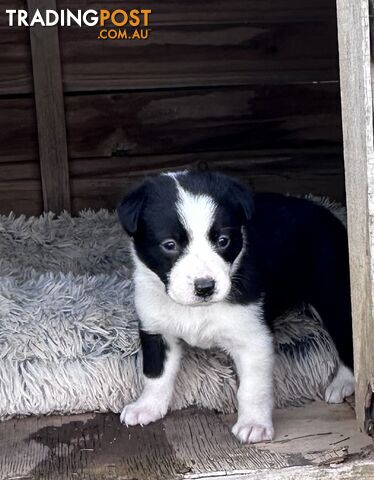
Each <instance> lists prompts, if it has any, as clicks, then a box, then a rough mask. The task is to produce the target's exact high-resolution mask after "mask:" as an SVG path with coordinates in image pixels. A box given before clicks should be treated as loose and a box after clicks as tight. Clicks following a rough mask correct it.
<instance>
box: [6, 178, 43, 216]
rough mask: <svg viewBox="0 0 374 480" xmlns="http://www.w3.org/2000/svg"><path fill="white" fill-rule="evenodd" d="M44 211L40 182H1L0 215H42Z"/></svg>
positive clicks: (23, 180)
mask: <svg viewBox="0 0 374 480" xmlns="http://www.w3.org/2000/svg"><path fill="white" fill-rule="evenodd" d="M42 211H43V198H42V186H41V182H40V180H37V179H33V180H29V179H26V180H25V179H22V180H7V179H5V180H2V181H0V214H6V215H7V214H9V213H10V212H14V213H16V214H17V215H22V214H24V215H40V214H41V213H42Z"/></svg>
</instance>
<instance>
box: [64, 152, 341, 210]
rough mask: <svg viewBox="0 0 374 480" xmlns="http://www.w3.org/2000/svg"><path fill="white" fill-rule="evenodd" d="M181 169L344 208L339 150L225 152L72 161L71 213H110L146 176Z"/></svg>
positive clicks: (257, 189)
mask: <svg viewBox="0 0 374 480" xmlns="http://www.w3.org/2000/svg"><path fill="white" fill-rule="evenodd" d="M184 168H202V169H206V168H208V169H211V170H219V171H222V172H225V173H227V174H230V175H233V176H236V177H238V178H240V179H241V180H242V181H244V182H245V183H247V184H248V185H249V186H251V187H252V188H253V189H255V190H256V191H273V192H283V193H291V194H294V195H304V194H306V193H314V194H315V195H322V196H329V197H330V198H333V199H336V200H338V201H341V202H343V203H344V199H345V192H344V167H343V156H342V152H341V151H340V150H339V149H331V150H325V151H324V150H323V149H316V150H315V151H313V150H310V151H303V150H299V151H298V150H293V151H287V150H285V151H279V150H278V151H267V152H266V151H262V152H259V151H257V152H256V151H255V152H254V151H241V152H238V151H231V152H230V151H228V152H206V153H186V154H172V155H161V156H160V155H152V156H139V157H133V158H128V157H113V158H92V159H76V160H71V161H70V172H71V192H72V210H73V212H74V213H76V212H78V211H79V210H81V209H83V208H94V209H99V208H101V207H102V208H108V209H112V208H114V207H115V206H116V205H117V204H118V202H119V201H120V199H121V198H122V196H123V195H124V194H125V193H126V192H128V191H129V190H130V189H131V188H133V187H134V185H136V184H137V183H139V182H141V181H142V180H143V179H144V178H145V176H148V175H154V174H157V173H159V172H162V171H165V170H179V169H184Z"/></svg>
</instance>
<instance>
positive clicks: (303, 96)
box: [66, 84, 341, 158]
mask: <svg viewBox="0 0 374 480" xmlns="http://www.w3.org/2000/svg"><path fill="white" fill-rule="evenodd" d="M339 102H340V97H339V90H338V85H337V84H333V85H321V84H320V85H305V86H290V85H288V86H273V87H271V88H269V87H265V86H256V87H254V88H252V87H240V88H230V89H211V88H210V89H197V90H173V91H160V92H157V91H156V92H142V93H129V94H107V95H106V94H103V95H92V96H72V97H68V98H67V99H66V116H67V127H68V136H69V157H70V158H78V157H79V158H82V157H89V156H97V157H99V156H100V157H101V156H102V157H105V156H112V155H128V156H129V155H141V154H158V153H177V152H186V151H217V150H228V149H231V150H240V149H251V148H253V149H259V148H282V147H287V148H289V147H291V146H292V147H294V148H297V147H311V146H319V147H321V146H326V145H337V144H339V143H340V142H341V125H340V105H339ZM77 112H79V114H77Z"/></svg>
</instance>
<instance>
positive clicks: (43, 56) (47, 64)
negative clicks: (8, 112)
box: [27, 0, 70, 213]
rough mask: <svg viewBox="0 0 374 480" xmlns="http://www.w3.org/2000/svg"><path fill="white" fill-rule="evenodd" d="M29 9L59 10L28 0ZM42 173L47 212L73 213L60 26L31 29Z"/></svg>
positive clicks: (48, 1) (49, 2)
mask: <svg viewBox="0 0 374 480" xmlns="http://www.w3.org/2000/svg"><path fill="white" fill-rule="evenodd" d="M27 4H28V9H29V12H30V13H33V12H34V11H35V10H36V9H37V8H38V9H39V10H41V11H43V10H45V9H46V8H49V9H56V1H55V0H28V1H27ZM30 40H31V53H32V67H33V77H34V91H35V106H36V117H37V126H38V138H39V156H40V170H41V180H42V189H43V202H44V210H45V211H49V210H51V211H53V212H56V213H59V212H61V211H62V210H70V184H69V167H68V153H67V142H66V122H65V110H64V97H63V88H62V76H61V63H60V50H59V41H58V30H57V27H48V28H46V27H40V26H35V27H32V28H30Z"/></svg>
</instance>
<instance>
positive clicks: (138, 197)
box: [117, 183, 147, 237]
mask: <svg viewBox="0 0 374 480" xmlns="http://www.w3.org/2000/svg"><path fill="white" fill-rule="evenodd" d="M146 188H147V186H146V183H143V184H142V185H140V187H138V188H136V189H135V190H133V191H132V192H130V193H129V194H128V195H126V197H125V198H124V199H123V200H122V202H121V203H120V204H119V205H118V207H117V214H118V218H119V220H120V222H121V224H122V227H123V228H124V230H125V231H126V232H127V233H128V234H129V235H130V237H132V236H133V235H134V234H135V233H136V230H137V228H138V220H139V215H140V212H141V210H142V207H143V203H144V200H145V195H146Z"/></svg>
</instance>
